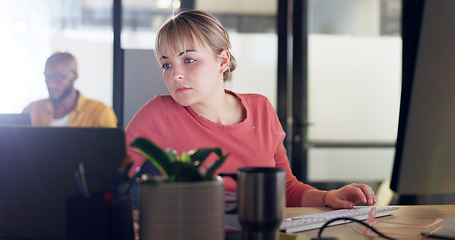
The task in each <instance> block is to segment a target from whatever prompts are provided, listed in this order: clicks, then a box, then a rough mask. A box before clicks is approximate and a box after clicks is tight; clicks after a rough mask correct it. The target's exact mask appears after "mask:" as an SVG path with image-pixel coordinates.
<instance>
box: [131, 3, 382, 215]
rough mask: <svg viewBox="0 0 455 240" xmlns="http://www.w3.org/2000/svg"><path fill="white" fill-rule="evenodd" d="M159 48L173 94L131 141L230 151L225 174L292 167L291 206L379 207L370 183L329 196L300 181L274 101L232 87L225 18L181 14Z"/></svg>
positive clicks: (153, 104) (150, 106)
mask: <svg viewBox="0 0 455 240" xmlns="http://www.w3.org/2000/svg"><path fill="white" fill-rule="evenodd" d="M155 48H156V54H157V57H158V59H159V62H160V64H161V66H162V68H163V79H164V81H165V83H166V85H167V87H168V89H169V92H170V96H169V95H166V96H156V97H155V98H153V99H152V100H150V101H149V102H148V103H146V104H145V105H144V106H143V107H142V108H141V109H140V110H139V111H138V112H137V113H136V115H135V116H134V117H133V119H132V120H131V122H130V124H129V125H128V127H127V128H126V137H127V143H128V144H129V143H131V142H132V141H133V140H134V139H136V138H137V137H144V138H146V139H149V140H150V141H152V142H154V143H155V144H157V145H158V146H160V147H161V148H172V149H175V150H177V152H178V153H179V154H181V153H182V152H185V151H189V150H192V149H196V148H201V147H220V148H221V149H222V150H223V152H224V153H230V155H229V157H228V158H227V160H226V161H225V163H224V164H223V166H222V167H221V168H220V169H219V172H223V173H235V172H236V171H237V168H239V167H258V166H261V167H278V168H284V169H285V170H286V182H287V184H286V205H287V206H288V207H291V206H324V205H325V206H330V207H332V208H335V209H337V208H352V207H353V206H354V205H355V204H356V203H359V202H363V203H368V204H370V205H372V204H374V203H375V202H376V200H375V196H374V192H373V191H372V189H371V188H370V187H369V186H367V185H364V184H350V185H347V186H344V187H342V188H340V189H337V190H330V191H321V190H317V189H315V188H314V187H311V186H309V185H306V184H303V183H302V182H299V181H298V180H297V179H296V178H295V176H294V175H293V174H292V172H291V169H290V167H289V162H288V159H287V156H286V149H285V148H284V145H283V140H284V137H285V133H284V131H283V129H282V127H281V125H280V122H279V120H278V117H277V114H276V112H275V110H274V108H273V107H272V105H271V104H270V102H269V101H268V100H267V98H266V97H264V96H262V95H259V94H237V93H235V92H232V91H229V90H225V88H224V81H226V80H228V79H229V78H230V76H231V73H232V72H233V71H234V70H235V68H236V61H235V58H234V57H233V56H232V54H231V51H230V49H231V44H230V42H229V36H228V33H227V32H226V30H225V29H224V28H223V26H222V25H221V23H220V22H219V21H218V19H216V18H215V17H213V16H212V15H210V14H207V13H205V12H202V11H197V10H192V11H184V12H181V13H179V14H178V15H176V16H175V17H173V18H171V19H169V20H168V21H167V22H166V23H164V25H163V26H162V27H161V28H160V30H159V31H158V33H157V37H156V44H155ZM128 154H129V155H130V157H131V158H132V159H133V161H134V165H133V168H132V169H135V168H136V167H137V166H141V165H142V164H143V163H144V162H145V158H144V157H143V156H142V155H141V154H140V153H139V152H138V151H136V150H135V149H133V148H129V149H128ZM213 160H215V159H214V158H213V159H208V160H207V162H208V163H210V162H211V161H213ZM225 187H226V191H228V192H232V193H235V192H236V183H235V182H234V181H233V180H231V179H229V178H226V179H225Z"/></svg>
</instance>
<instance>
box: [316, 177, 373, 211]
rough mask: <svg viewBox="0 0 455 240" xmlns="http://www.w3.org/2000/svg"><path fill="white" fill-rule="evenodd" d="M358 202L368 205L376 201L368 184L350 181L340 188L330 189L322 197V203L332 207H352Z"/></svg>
mask: <svg viewBox="0 0 455 240" xmlns="http://www.w3.org/2000/svg"><path fill="white" fill-rule="evenodd" d="M359 202H363V203H367V204H368V205H374V204H375V203H376V197H375V195H374V192H373V189H371V187H370V186H368V185H366V184H359V183H351V184H349V185H346V186H344V187H342V188H339V189H336V190H330V191H328V192H326V193H325V197H323V203H324V204H325V205H327V206H329V207H332V208H334V209H340V208H353V207H354V205H355V204H357V203H359Z"/></svg>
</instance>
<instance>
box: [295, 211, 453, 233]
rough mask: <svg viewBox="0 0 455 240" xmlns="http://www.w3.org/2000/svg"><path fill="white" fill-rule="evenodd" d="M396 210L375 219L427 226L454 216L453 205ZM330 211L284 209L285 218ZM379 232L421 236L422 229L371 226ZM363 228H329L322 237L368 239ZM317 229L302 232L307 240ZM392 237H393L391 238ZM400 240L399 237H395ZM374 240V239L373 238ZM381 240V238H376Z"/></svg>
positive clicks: (347, 226)
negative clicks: (389, 214) (391, 213)
mask: <svg viewBox="0 0 455 240" xmlns="http://www.w3.org/2000/svg"><path fill="white" fill-rule="evenodd" d="M399 207H400V208H399V209H398V210H395V213H394V214H393V215H391V216H386V217H381V218H377V220H387V221H392V222H399V223H406V224H413V225H427V224H430V223H432V222H433V221H434V220H435V219H437V218H446V217H448V216H455V205H415V206H399ZM325 211H330V209H329V208H310V207H299V208H286V217H293V216H299V215H304V214H311V213H319V212H325ZM373 226H374V227H375V228H376V229H377V230H379V231H380V232H382V233H384V234H386V235H389V234H390V233H392V234H400V235H406V236H414V237H418V236H421V235H420V232H421V231H422V230H423V229H422V228H407V227H403V226H399V225H391V224H385V223H377V224H374V225H373ZM364 230H365V227H364V226H363V225H360V224H356V223H347V224H341V225H336V226H330V227H327V228H326V229H324V231H323V233H322V236H323V237H331V236H332V237H338V239H340V240H357V239H369V240H371V239H372V238H370V237H367V236H366V235H365V234H364ZM318 231H319V229H315V230H309V231H304V232H302V233H304V234H305V235H306V237H307V240H310V239H311V238H313V237H316V236H317V234H318ZM392 237H393V236H392ZM396 238H398V239H400V237H396ZM375 239H376V238H375ZM377 239H382V238H377Z"/></svg>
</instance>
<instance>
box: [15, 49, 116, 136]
mask: <svg viewBox="0 0 455 240" xmlns="http://www.w3.org/2000/svg"><path fill="white" fill-rule="evenodd" d="M44 77H45V80H46V85H47V89H48V91H49V98H46V99H42V100H38V101H35V102H32V103H31V104H30V105H28V106H27V107H26V108H25V109H24V110H23V112H24V113H30V114H31V118H32V125H33V126H70V127H117V117H116V115H115V113H114V111H113V110H112V108H110V107H108V106H106V105H105V104H104V103H102V102H99V101H96V100H92V99H88V98H85V97H84V96H83V95H82V94H81V93H80V92H79V91H77V90H76V89H74V81H76V79H77V78H78V73H77V62H76V59H75V58H74V56H73V55H72V54H70V53H68V52H56V53H54V54H52V55H51V56H50V57H49V58H48V59H47V61H46V65H45V69H44Z"/></svg>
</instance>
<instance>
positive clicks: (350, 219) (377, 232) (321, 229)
mask: <svg viewBox="0 0 455 240" xmlns="http://www.w3.org/2000/svg"><path fill="white" fill-rule="evenodd" d="M341 220H348V221H352V222H356V223H360V224H362V225H364V226H365V227H367V228H369V229H371V230H372V231H373V232H375V233H376V234H378V235H379V236H380V237H383V238H385V239H389V240H395V239H394V238H391V237H388V236H386V235H384V234H382V233H381V232H379V231H378V230H376V229H375V228H374V227H372V226H370V225H368V224H366V223H364V222H362V221H360V220H357V219H354V218H349V217H339V218H334V219H331V220H329V221H327V222H326V223H325V224H324V225H322V227H321V228H320V229H319V232H318V238H321V235H322V231H323V230H324V229H325V228H326V227H327V226H329V224H330V223H332V222H336V221H341Z"/></svg>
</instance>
